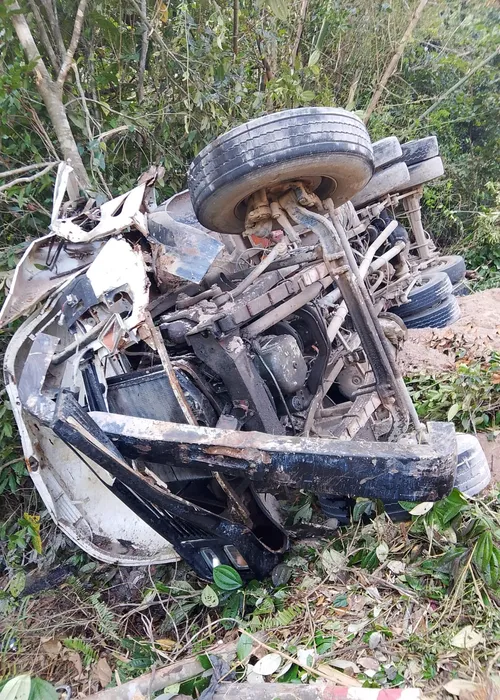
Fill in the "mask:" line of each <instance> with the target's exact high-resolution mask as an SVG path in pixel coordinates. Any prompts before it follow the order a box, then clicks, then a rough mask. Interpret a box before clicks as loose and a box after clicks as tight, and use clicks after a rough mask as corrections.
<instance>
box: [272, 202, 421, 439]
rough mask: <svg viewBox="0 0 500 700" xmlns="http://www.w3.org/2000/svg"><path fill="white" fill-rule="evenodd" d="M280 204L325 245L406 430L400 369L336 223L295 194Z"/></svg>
mask: <svg viewBox="0 0 500 700" xmlns="http://www.w3.org/2000/svg"><path fill="white" fill-rule="evenodd" d="M280 204H281V206H282V207H283V208H284V209H285V210H286V212H287V214H288V215H289V217H290V218H291V219H292V220H293V221H296V222H297V223H300V224H302V225H303V226H307V227H309V228H310V229H311V230H312V231H314V233H315V234H316V235H317V236H318V239H319V240H320V242H321V245H322V246H323V255H324V260H325V264H326V265H327V267H328V269H329V272H330V275H331V276H332V279H334V280H335V282H336V284H337V286H338V288H339V290H340V292H341V294H342V296H343V298H344V301H345V302H346V304H347V308H348V310H349V313H350V315H351V318H352V321H353V324H354V327H355V329H356V332H357V333H358V335H359V337H360V340H361V343H362V346H363V349H364V351H365V353H366V356H367V358H368V361H369V363H370V366H371V368H372V370H373V372H374V375H375V378H376V382H377V392H378V394H379V396H380V398H381V401H382V403H383V404H384V406H386V407H387V408H388V410H391V411H392V412H393V413H395V414H397V417H396V419H395V423H396V424H397V426H398V430H399V431H400V432H401V433H403V432H405V431H406V429H407V427H408V403H407V400H406V398H405V396H404V394H403V392H402V388H401V383H402V379H401V378H400V374H399V370H398V369H397V367H396V366H395V363H393V362H392V361H391V358H390V357H389V356H388V352H387V348H386V345H387V340H386V338H385V336H384V334H383V331H382V329H381V328H380V324H379V323H378V319H377V316H376V314H375V312H374V310H373V306H372V302H371V299H370V298H369V296H368V293H367V291H366V288H365V286H364V283H363V281H362V280H361V284H360V283H359V281H358V280H359V279H360V276H359V270H358V272H357V274H356V273H355V272H354V271H353V270H352V269H351V266H350V265H348V264H347V260H346V257H345V254H344V251H343V249H342V244H341V242H340V238H339V236H338V233H337V231H336V228H335V226H334V224H333V223H332V222H330V221H328V219H326V218H325V217H324V216H322V215H321V214H316V213H315V212H312V211H309V210H307V209H305V208H304V207H301V206H300V205H299V204H298V203H297V200H296V198H295V195H294V194H293V193H287V194H285V195H284V196H283V197H281V199H280ZM338 225H340V224H338ZM400 379H401V381H399V380H400ZM403 386H404V383H403ZM396 433H397V431H396Z"/></svg>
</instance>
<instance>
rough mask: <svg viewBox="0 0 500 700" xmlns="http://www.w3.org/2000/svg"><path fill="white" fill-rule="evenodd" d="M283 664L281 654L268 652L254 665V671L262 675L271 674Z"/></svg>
mask: <svg viewBox="0 0 500 700" xmlns="http://www.w3.org/2000/svg"><path fill="white" fill-rule="evenodd" d="M280 665H281V655H280V654H276V653H272V654H266V655H265V656H263V657H262V659H259V660H258V661H257V663H256V664H255V666H254V667H253V670H254V673H258V674H259V675H261V676H270V675H271V674H272V673H276V671H277V670H278V669H279V667H280Z"/></svg>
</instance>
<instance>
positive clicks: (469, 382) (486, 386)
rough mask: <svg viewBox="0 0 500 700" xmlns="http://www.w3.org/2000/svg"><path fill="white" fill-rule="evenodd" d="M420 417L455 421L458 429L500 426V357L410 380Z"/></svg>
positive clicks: (464, 362) (460, 363) (459, 364)
mask: <svg viewBox="0 0 500 700" xmlns="http://www.w3.org/2000/svg"><path fill="white" fill-rule="evenodd" d="M408 385H409V387H410V393H411V396H412V399H413V401H414V402H415V404H416V406H417V411H418V413H419V415H420V416H421V417H422V418H424V419H426V420H449V421H453V422H454V423H455V425H456V427H457V429H458V430H461V431H465V432H475V431H477V430H489V429H498V428H499V427H500V356H499V354H498V353H496V352H493V353H492V354H491V356H490V358H489V359H488V360H487V361H479V360H477V361H470V360H467V359H462V360H460V359H459V360H458V361H457V366H456V369H455V370H454V371H453V372H447V373H444V374H443V373H441V374H434V375H425V374H420V375H415V376H413V377H412V378H411V379H409V380H408Z"/></svg>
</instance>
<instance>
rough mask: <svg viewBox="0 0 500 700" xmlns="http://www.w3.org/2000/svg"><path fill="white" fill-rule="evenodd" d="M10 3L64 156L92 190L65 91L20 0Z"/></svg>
mask: <svg viewBox="0 0 500 700" xmlns="http://www.w3.org/2000/svg"><path fill="white" fill-rule="evenodd" d="M85 2H86V0H85ZM8 6H9V9H11V10H17V11H16V12H12V13H11V16H10V18H11V21H12V24H13V25H14V29H15V32H16V34H17V38H18V39H19V43H20V44H21V46H22V48H23V51H24V53H25V54H26V56H27V58H28V60H29V61H30V62H32V63H33V73H34V75H35V82H36V87H37V90H38V92H39V94H40V96H41V97H42V99H43V102H44V105H45V107H46V109H47V112H48V114H49V117H50V120H51V122H52V126H53V127H54V131H55V132H56V136H57V140H58V142H59V146H60V149H61V153H62V155H63V158H64V160H67V161H69V162H70V164H71V165H72V167H73V170H74V174H73V173H72V179H73V177H76V179H77V180H78V182H79V185H80V186H81V187H82V188H83V189H85V190H90V180H89V176H88V174H87V171H86V169H85V165H84V164H83V160H82V157H81V155H80V152H79V150H78V146H77V144H76V141H75V137H74V135H73V132H72V130H71V126H70V123H69V121H68V115H67V114H66V107H65V106H64V104H63V101H62V91H61V90H60V89H58V88H56V85H55V83H54V82H53V80H52V79H51V77H50V75H49V72H48V70H47V68H46V66H45V63H44V62H43V59H42V58H41V57H40V52H39V51H38V48H37V45H36V43H35V40H34V38H33V34H32V33H31V29H30V27H29V24H28V22H27V21H26V17H25V16H24V15H23V14H22V11H21V8H20V7H19V3H18V2H17V0H10V1H9V2H8ZM74 190H75V191H77V188H76V187H75V188H74Z"/></svg>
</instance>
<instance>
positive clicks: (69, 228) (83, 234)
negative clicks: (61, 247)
mask: <svg viewBox="0 0 500 700" xmlns="http://www.w3.org/2000/svg"><path fill="white" fill-rule="evenodd" d="M145 189H146V185H145V183H143V184H141V185H138V186H137V187H134V189H133V190H130V192H127V193H125V194H123V195H120V196H119V197H115V199H112V200H110V201H109V202H105V203H104V204H103V205H102V206H101V208H100V221H99V223H98V224H97V226H94V228H92V229H91V230H90V231H87V230H85V229H84V228H83V227H82V226H80V225H79V224H78V223H77V221H81V218H82V215H81V214H78V215H77V216H75V217H72V218H68V219H57V220H56V221H54V222H53V223H52V225H51V229H52V231H53V233H55V234H56V235H57V236H59V237H60V238H63V239H64V240H66V241H70V242H71V243H87V242H89V241H95V240H97V239H99V238H105V237H107V236H112V235H116V234H118V233H120V232H121V231H125V230H126V229H128V228H130V227H132V226H135V227H136V228H137V229H139V231H141V233H143V234H146V233H147V225H146V217H145V215H144V214H143V213H142V212H141V207H142V202H143V199H144V191H145Z"/></svg>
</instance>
